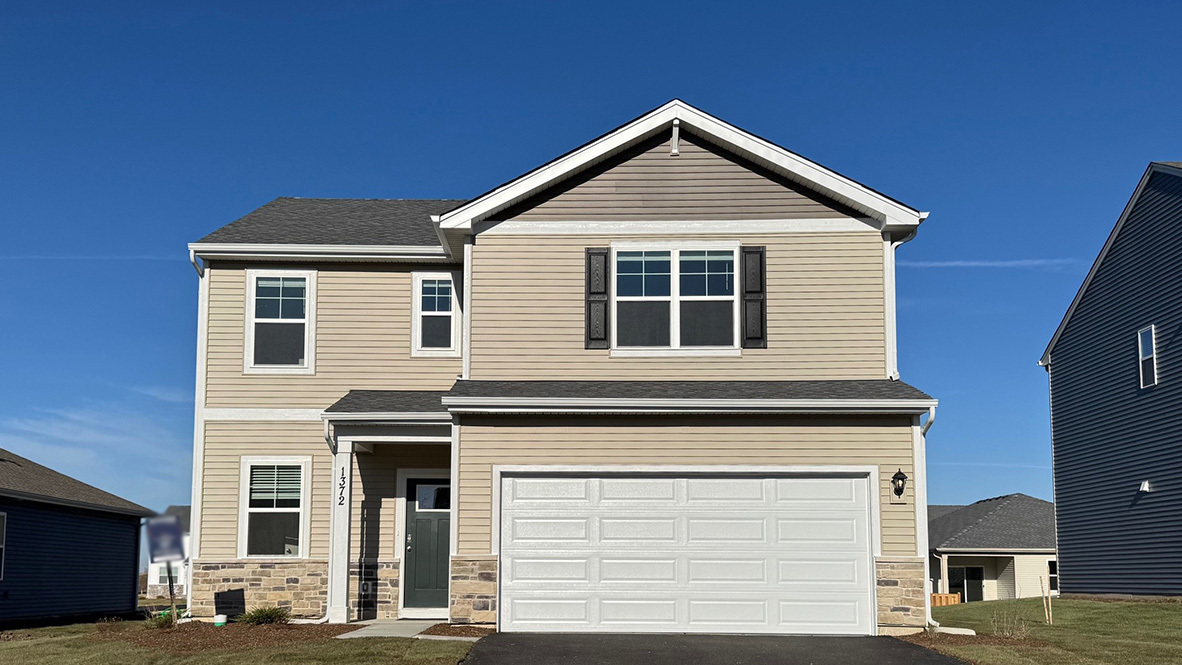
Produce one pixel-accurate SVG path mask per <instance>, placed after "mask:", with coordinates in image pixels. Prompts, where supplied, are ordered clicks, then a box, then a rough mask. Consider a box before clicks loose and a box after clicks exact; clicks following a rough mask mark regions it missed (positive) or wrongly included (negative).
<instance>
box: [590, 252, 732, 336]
mask: <svg viewBox="0 0 1182 665" xmlns="http://www.w3.org/2000/svg"><path fill="white" fill-rule="evenodd" d="M737 251H738V247H737V246H736V245H734V244H729V245H728V246H718V245H715V244H705V245H702V246H693V245H686V246H684V247H682V246H676V247H668V248H661V247H659V246H655V247H652V248H649V247H636V248H633V247H631V246H629V245H621V246H618V247H616V248H615V251H614V261H613V263H614V276H615V279H613V280H612V283H613V284H614V285H615V294H614V295H615V298H614V308H615V316H613V317H612V321H613V334H614V343H613V348H614V349H616V350H619V351H627V350H636V351H641V352H643V351H645V350H659V349H669V350H686V351H690V352H693V351H704V352H709V351H720V352H730V351H732V350H733V351H735V352H737V350H738V339H737V338H738V304H739V303H738V298H737V289H736V288H735V262H736V254H737Z"/></svg>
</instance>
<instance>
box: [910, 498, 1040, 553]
mask: <svg viewBox="0 0 1182 665" xmlns="http://www.w3.org/2000/svg"><path fill="white" fill-rule="evenodd" d="M928 546H929V547H930V548H931V549H932V550H959V549H966V550H1003V551H1004V550H1054V549H1055V505H1054V504H1053V503H1051V502H1049V501H1043V500H1042V499H1036V498H1034V497H1032V496H1027V495H1025V494H1006V495H1004V496H998V497H994V498H992V499H983V500H981V501H978V502H976V503H972V504H969V505H967V506H928Z"/></svg>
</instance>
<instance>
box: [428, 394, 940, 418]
mask: <svg viewBox="0 0 1182 665" xmlns="http://www.w3.org/2000/svg"><path fill="white" fill-rule="evenodd" d="M937 404H938V402H937V401H936V400H933V399H915V400H836V399H828V400H826V399H659V398H658V399H651V398H643V399H619V398H602V399H585V398H569V397H526V398H519V397H448V396H444V397H443V405H444V406H446V407H448V410H449V411H451V412H452V413H594V412H602V411H610V412H612V413H652V412H670V413H684V412H701V413H918V414H922V413H924V412H927V413H928V414H932V413H934V411H935V407H936V405H937Z"/></svg>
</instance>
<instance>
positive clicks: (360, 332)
mask: <svg viewBox="0 0 1182 665" xmlns="http://www.w3.org/2000/svg"><path fill="white" fill-rule="evenodd" d="M252 267H255V268H259V269H266V268H268V267H271V266H267V265H259V266H252ZM284 267H287V266H284ZM302 267H306V266H302ZM414 270H424V271H430V270H439V267H437V266H420V267H417V268H415V267H411V266H393V267H392V266H383V265H345V266H327V265H326V266H319V267H318V268H317V277H316V296H317V297H316V374H315V375H308V376H305V375H295V374H282V375H260V374H244V373H243V370H242V362H243V353H244V350H245V343H244V334H245V330H246V319H245V315H246V302H247V298H246V288H247V284H246V269H245V266H242V265H223V264H220V263H215V264H214V265H213V267H212V268H211V269H210V275H209V280H210V282H209V332H208V334H209V339H208V350H207V354H208V355H207V358H208V362H207V365H206V382H205V386H206V387H205V389H206V407H210V408H216V407H230V408H250V407H273V408H324V407H327V406H329V405H330V404H332V403H333V402H335V401H336V400H337V399H339V398H340V397H341V396H342V395H344V394H345V393H346V392H348V391H349V390H350V389H378V390H380V389H386V390H447V389H448V388H450V387H451V385H452V383H454V382H455V379H456V376H457V375H458V374H459V373H460V369H461V360H460V359H459V358H414V357H411V355H410V353H411V351H410V331H411V273H412V272H413V271H414Z"/></svg>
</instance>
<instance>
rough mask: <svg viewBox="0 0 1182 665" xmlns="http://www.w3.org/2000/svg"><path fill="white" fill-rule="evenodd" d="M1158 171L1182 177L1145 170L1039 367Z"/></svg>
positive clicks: (1161, 166) (1163, 167)
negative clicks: (1151, 177)
mask: <svg viewBox="0 0 1182 665" xmlns="http://www.w3.org/2000/svg"><path fill="white" fill-rule="evenodd" d="M1158 171H1163V172H1166V173H1171V174H1173V175H1177V176H1179V177H1182V169H1177V168H1174V167H1171V166H1169V165H1167V164H1158V163H1153V164H1150V165H1149V166H1148V167H1147V168H1146V169H1145V173H1144V174H1143V175H1142V176H1141V180H1140V181H1139V182H1138V183H1137V188H1136V189H1135V190H1133V195H1132V196H1131V197H1129V202H1128V203H1126V204H1125V208H1124V210H1122V211H1121V213H1120V217H1119V218H1117V220H1116V225H1115V226H1113V227H1112V232H1111V233H1109V234H1108V239H1107V240H1105V241H1104V247H1102V248H1101V249H1100V254H1099V255H1097V256H1096V260H1095V261H1093V262H1092V267H1091V269H1089V270H1088V275H1087V277H1084V281H1083V284H1080V286H1079V290H1078V291H1076V292H1075V298H1073V299H1072V300H1071V305H1069V306H1068V307H1067V313H1066V314H1064V315H1063V319H1062V320H1061V321H1060V322H1059V327H1058V328H1055V334H1054V335H1052V336H1051V341H1050V342H1048V343H1047V348H1046V350H1044V351H1043V352H1042V357H1041V358H1039V360H1038V364H1039V365H1041V366H1043V367H1046V366H1047V365H1049V364H1051V351H1052V350H1053V349H1054V348H1055V344H1056V343H1057V342H1058V341H1059V337H1060V336H1062V335H1063V331H1064V330H1065V329H1066V328H1067V322H1068V321H1070V320H1071V315H1072V314H1074V313H1075V308H1076V307H1078V306H1079V302H1080V300H1082V299H1083V294H1084V292H1085V291H1087V290H1088V285H1090V284H1091V283H1092V278H1093V277H1095V276H1096V271H1097V270H1099V269H1100V264H1101V263H1103V262H1104V257H1105V256H1107V255H1108V250H1109V249H1110V248H1111V247H1112V244H1113V243H1114V242H1115V241H1116V237H1117V236H1118V235H1120V230H1121V228H1123V227H1124V225H1125V220H1127V219H1128V218H1129V214H1130V213H1131V212H1132V211H1133V206H1134V205H1135V204H1136V203H1137V199H1139V198H1141V192H1142V191H1143V190H1144V189H1145V185H1146V184H1148V182H1149V178H1150V176H1152V175H1153V174H1154V173H1156V172H1158Z"/></svg>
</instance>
